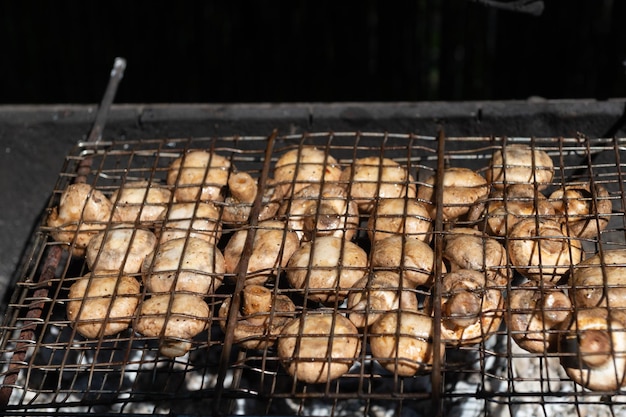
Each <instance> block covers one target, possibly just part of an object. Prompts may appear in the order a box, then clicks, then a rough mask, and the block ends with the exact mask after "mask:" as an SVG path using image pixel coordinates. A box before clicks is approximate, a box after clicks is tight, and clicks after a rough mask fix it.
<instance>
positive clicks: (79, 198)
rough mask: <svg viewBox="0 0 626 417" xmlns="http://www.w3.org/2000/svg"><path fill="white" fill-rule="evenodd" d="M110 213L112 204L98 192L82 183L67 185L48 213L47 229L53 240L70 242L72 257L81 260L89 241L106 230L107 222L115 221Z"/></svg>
mask: <svg viewBox="0 0 626 417" xmlns="http://www.w3.org/2000/svg"><path fill="white" fill-rule="evenodd" d="M112 210H113V204H112V203H111V201H110V200H109V199H108V198H107V196H106V195H104V194H103V193H102V191H100V190H97V189H95V188H94V187H92V186H91V185H89V184H85V183H76V184H71V185H69V186H68V187H67V188H66V189H65V190H64V191H63V193H62V194H61V199H60V201H59V204H58V206H56V207H54V208H53V209H52V211H51V212H50V215H49V216H48V219H47V225H48V226H49V227H50V228H51V231H50V234H51V235H52V238H53V239H54V240H56V241H57V242H64V243H73V242H74V246H73V248H72V251H73V254H74V255H77V256H82V255H84V253H85V248H86V247H87V245H88V244H89V240H90V239H91V238H92V237H93V236H95V235H96V234H98V233H99V232H100V231H101V230H102V229H104V228H106V225H107V222H109V221H111V220H113V221H116V220H117V218H116V217H115V216H113V215H112Z"/></svg>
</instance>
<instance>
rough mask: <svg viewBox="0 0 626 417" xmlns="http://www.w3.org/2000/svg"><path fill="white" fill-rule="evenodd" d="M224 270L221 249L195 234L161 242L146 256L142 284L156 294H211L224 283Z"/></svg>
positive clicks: (142, 270) (142, 269) (142, 271)
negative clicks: (181, 292) (186, 237)
mask: <svg viewBox="0 0 626 417" xmlns="http://www.w3.org/2000/svg"><path fill="white" fill-rule="evenodd" d="M224 272H225V266H224V256H223V255H222V253H221V252H220V250H219V249H218V248H217V247H215V246H214V245H212V244H210V243H208V242H207V241H205V240H202V239H199V238H193V237H191V238H189V239H174V240H169V241H167V242H165V243H162V244H161V245H160V246H158V247H157V250H156V251H155V252H154V253H153V254H151V255H150V256H148V257H146V259H145V260H144V263H143V265H142V268H141V275H142V279H143V283H144V285H145V286H146V289H147V290H148V291H149V292H153V293H167V292H170V291H189V292H192V293H196V294H199V295H207V294H212V293H213V292H215V290H216V289H217V288H218V287H219V286H220V285H221V283H222V280H223V276H224Z"/></svg>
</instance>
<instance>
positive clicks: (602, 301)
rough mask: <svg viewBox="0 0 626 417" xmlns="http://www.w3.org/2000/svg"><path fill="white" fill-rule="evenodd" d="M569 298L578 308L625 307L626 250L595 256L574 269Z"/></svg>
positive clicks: (604, 252) (599, 253)
mask: <svg viewBox="0 0 626 417" xmlns="http://www.w3.org/2000/svg"><path fill="white" fill-rule="evenodd" d="M570 286H571V289H570V290H569V295H570V297H571V298H572V301H573V302H574V304H575V305H576V307H579V308H586V307H600V306H605V307H608V308H625V307H626V249H613V250H604V251H602V252H598V253H596V254H595V255H593V256H591V257H589V258H587V259H585V260H584V261H582V262H580V263H579V264H577V265H576V266H575V267H574V270H573V272H572V275H571V276H570Z"/></svg>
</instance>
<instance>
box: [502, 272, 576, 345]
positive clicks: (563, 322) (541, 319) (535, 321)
mask: <svg viewBox="0 0 626 417" xmlns="http://www.w3.org/2000/svg"><path fill="white" fill-rule="evenodd" d="M508 296H509V307H510V311H511V316H510V320H509V321H508V323H507V324H508V326H509V330H511V336H512V337H513V339H514V340H515V341H516V342H517V344H518V345H519V347H521V348H522V349H525V350H527V351H528V352H531V353H546V352H554V351H556V348H557V346H558V338H559V337H560V335H561V333H560V331H563V330H564V327H565V326H567V325H569V323H570V320H571V316H572V303H571V302H570V299H569V297H568V296H567V294H565V293H564V292H563V290H561V289H560V288H558V287H556V286H553V285H551V284H548V283H538V282H536V281H528V282H525V283H524V284H522V285H520V286H516V287H513V288H512V289H511V290H510V291H509V293H508Z"/></svg>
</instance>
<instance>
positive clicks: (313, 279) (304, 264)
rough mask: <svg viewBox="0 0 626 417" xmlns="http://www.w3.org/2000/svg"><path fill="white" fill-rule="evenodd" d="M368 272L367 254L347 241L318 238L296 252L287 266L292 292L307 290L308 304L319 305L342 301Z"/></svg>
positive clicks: (333, 237)
mask: <svg viewBox="0 0 626 417" xmlns="http://www.w3.org/2000/svg"><path fill="white" fill-rule="evenodd" d="M366 270H367V253H366V252H365V250H363V249H362V248H361V247H360V246H358V245H357V244H356V243H354V242H350V241H349V240H345V239H342V238H340V237H335V236H322V237H318V238H316V239H315V240H313V241H312V242H306V243H304V244H303V245H302V246H301V247H300V248H298V250H296V251H295V252H294V253H293V255H292V256H291V259H290V260H289V263H288V265H287V279H288V280H289V284H291V286H292V287H293V288H297V289H302V290H306V294H305V295H306V297H307V299H308V300H311V301H315V302H320V303H333V302H335V301H341V300H343V299H345V298H346V297H347V295H348V292H349V290H350V288H351V287H352V286H353V285H354V283H355V282H357V281H358V280H360V279H361V278H362V277H363V276H364V275H365V273H366Z"/></svg>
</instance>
